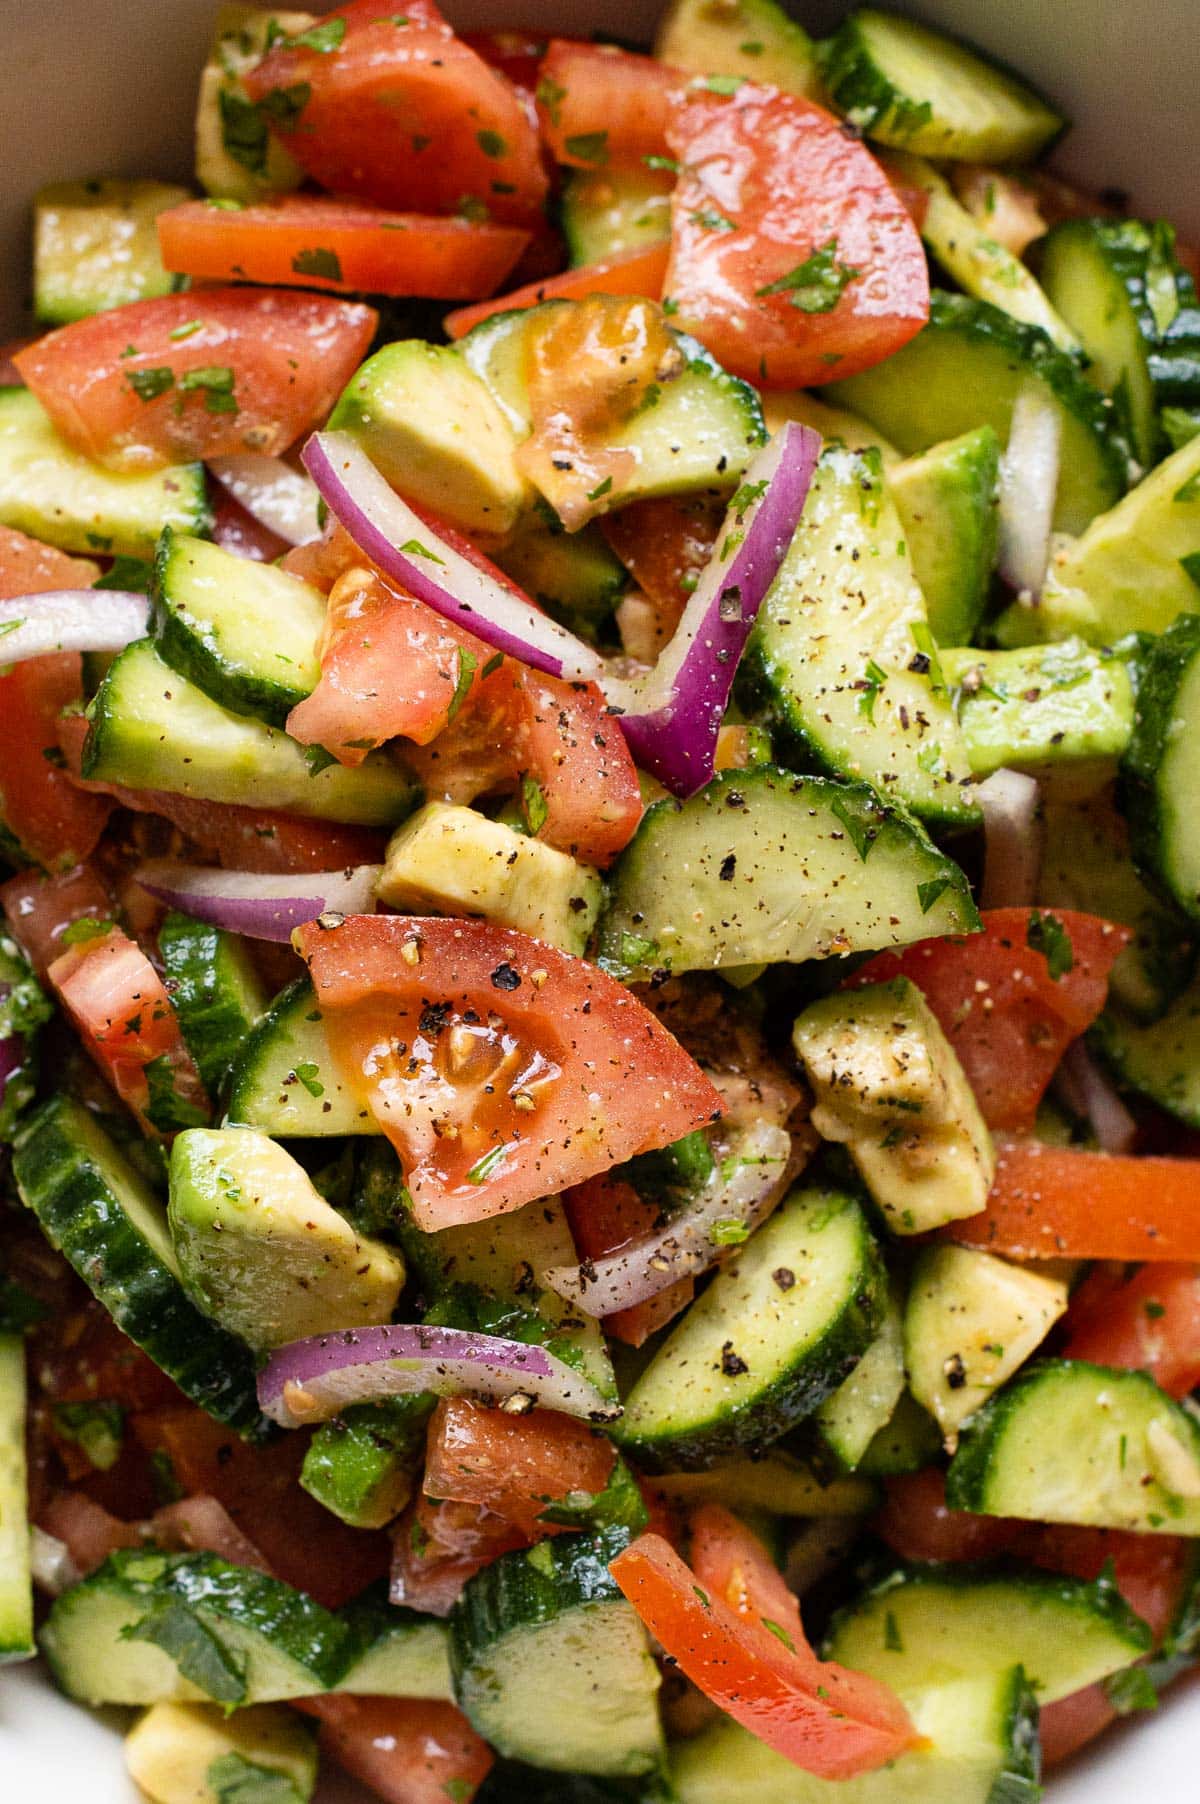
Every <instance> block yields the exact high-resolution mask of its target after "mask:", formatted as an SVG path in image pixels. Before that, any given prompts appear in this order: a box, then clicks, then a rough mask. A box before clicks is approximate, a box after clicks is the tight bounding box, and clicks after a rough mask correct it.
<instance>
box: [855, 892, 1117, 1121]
mask: <svg viewBox="0 0 1200 1804" xmlns="http://www.w3.org/2000/svg"><path fill="white" fill-rule="evenodd" d="M980 919H981V920H982V922H983V932H982V933H981V934H972V935H970V936H969V937H968V938H955V939H942V940H921V941H919V942H918V943H917V944H916V945H914V946H907V947H905V949H904V950H903V951H902V952H882V953H880V954H879V955H878V956H877V957H875V958H872V959H869V960H868V961H867V963H866V964H865V965H862V966H860V968H859V969H858V970H857V971H856V972H855V973H854V975H853V977H851V978H849V979H848V980H847V986H846V987H847V988H853V989H857V988H859V986H860V985H862V984H868V983H887V982H889V981H890V980H891V979H892V978H893V977H907V978H910V979H911V981H912V982H913V983H915V984H916V985H917V987H918V989H919V990H921V991H922V993H923V994H924V996H925V1000H926V1001H927V1002H928V1004H929V1006H930V1008H931V1009H932V1010H933V1012H934V1014H935V1015H936V1016H937V1018H938V1022H939V1023H940V1025H941V1028H942V1032H943V1033H944V1034H945V1035H946V1038H947V1039H948V1040H949V1042H950V1044H951V1046H953V1048H954V1050H955V1052H956V1053H957V1054H958V1057H959V1061H960V1063H961V1065H962V1068H963V1070H964V1072H965V1073H966V1076H967V1080H968V1082H969V1083H970V1085H971V1088H972V1090H974V1092H975V1097H976V1100H977V1101H978V1103H979V1107H980V1110H981V1112H982V1114H983V1118H984V1120H985V1121H986V1122H987V1124H988V1126H989V1127H990V1128H1008V1129H1011V1130H1013V1131H1015V1132H1018V1133H1023V1132H1026V1131H1027V1130H1029V1129H1031V1128H1032V1127H1033V1123H1034V1120H1035V1118H1036V1115H1037V1106H1038V1104H1039V1102H1040V1101H1041V1099H1042V1097H1043V1095H1044V1094H1045V1091H1046V1087H1047V1085H1048V1084H1049V1082H1050V1079H1051V1078H1052V1077H1053V1075H1054V1072H1055V1070H1056V1069H1057V1066H1058V1062H1059V1060H1060V1059H1061V1058H1062V1055H1063V1053H1064V1052H1065V1051H1066V1049H1067V1047H1068V1046H1069V1045H1070V1043H1071V1041H1072V1040H1074V1039H1076V1038H1077V1037H1078V1036H1079V1035H1080V1034H1081V1033H1083V1032H1084V1030H1085V1029H1086V1028H1088V1027H1090V1026H1091V1024H1092V1022H1093V1021H1094V1020H1095V1019H1096V1016H1097V1015H1098V1014H1099V1013H1100V1010H1101V1009H1102V1008H1103V1007H1104V1003H1105V1000H1106V998H1107V995H1108V974H1109V971H1110V970H1111V969H1112V967H1113V965H1114V964H1115V962H1116V960H1117V958H1118V956H1119V954H1120V953H1121V952H1122V951H1123V949H1124V948H1125V946H1127V945H1128V943H1129V939H1130V934H1129V930H1128V929H1127V928H1125V927H1118V926H1115V925H1114V924H1113V923H1112V922H1111V921H1103V920H1101V919H1100V918H1099V916H1097V915H1087V914H1080V913H1078V912H1077V911H1076V910H1074V909H1066V908H1063V909H1059V908H1056V909H1053V910H1051V909H1028V908H993V909H988V910H985V912H984V913H983V914H982V915H981V917H980ZM1047 919H1052V920H1053V921H1054V922H1057V923H1058V926H1059V927H1060V928H1061V929H1062V930H1063V931H1064V932H1065V933H1066V935H1067V937H1068V939H1069V941H1070V948H1071V957H1072V960H1073V963H1072V966H1071V969H1070V970H1069V971H1064V972H1063V973H1062V974H1061V975H1060V976H1059V977H1058V978H1054V977H1052V976H1051V975H1050V968H1049V965H1048V963H1047V960H1046V957H1045V954H1044V953H1043V952H1042V951H1040V950H1038V949H1037V947H1035V946H1033V945H1031V944H1030V935H1031V933H1034V935H1035V937H1036V933H1037V926H1036V923H1037V922H1039V921H1045V920H1047Z"/></svg>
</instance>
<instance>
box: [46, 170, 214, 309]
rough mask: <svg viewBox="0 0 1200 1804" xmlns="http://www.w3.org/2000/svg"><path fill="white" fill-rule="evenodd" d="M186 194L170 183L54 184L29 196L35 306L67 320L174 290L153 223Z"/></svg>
mask: <svg viewBox="0 0 1200 1804" xmlns="http://www.w3.org/2000/svg"><path fill="white" fill-rule="evenodd" d="M188 198H189V196H188V191H187V189H186V188H178V187H176V186H175V185H174V184H173V183H171V182H129V181H122V180H120V179H118V178H115V177H108V178H105V179H103V180H100V181H91V182H53V183H52V184H51V185H50V186H49V187H48V188H41V189H39V190H38V193H37V194H36V196H35V197H34V202H33V311H34V313H35V314H36V316H37V318H38V319H39V320H41V321H42V322H43V323H44V324H45V325H47V326H65V325H68V324H69V323H70V322H71V321H72V320H76V319H86V318H87V316H88V315H89V314H91V313H106V312H107V311H108V309H109V308H110V307H123V306H125V305H126V304H127V303H129V302H131V301H148V300H152V299H154V298H155V297H156V296H157V295H163V294H174V293H175V291H176V290H177V289H179V288H182V287H183V286H184V278H183V277H182V276H173V275H169V274H168V272H167V271H166V270H165V269H164V268H163V265H162V258H161V257H160V256H159V254H158V228H157V226H156V224H155V221H156V220H157V218H158V215H159V214H160V213H161V212H163V210H164V209H165V208H167V207H177V206H178V205H179V204H180V202H181V201H185V200H187V199H188Z"/></svg>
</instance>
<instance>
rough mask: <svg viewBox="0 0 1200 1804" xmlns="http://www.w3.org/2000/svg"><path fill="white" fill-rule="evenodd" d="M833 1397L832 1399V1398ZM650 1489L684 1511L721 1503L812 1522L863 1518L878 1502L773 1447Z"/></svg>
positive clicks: (668, 1475) (864, 1487)
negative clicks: (703, 1504)
mask: <svg viewBox="0 0 1200 1804" xmlns="http://www.w3.org/2000/svg"><path fill="white" fill-rule="evenodd" d="M835 1395H836V1393H835ZM654 1482H655V1484H656V1485H657V1486H658V1487H659V1489H660V1490H661V1491H662V1492H663V1493H664V1495H665V1496H667V1497H672V1498H676V1499H678V1501H679V1502H680V1503H682V1504H683V1506H684V1507H685V1508H688V1507H691V1506H693V1505H695V1504H700V1503H723V1504H724V1505H725V1507H726V1509H730V1510H735V1511H743V1512H749V1513H750V1514H753V1513H754V1512H755V1511H759V1512H765V1513H766V1514H768V1515H772V1516H802V1517H804V1518H805V1519H810V1518H811V1519H812V1520H814V1521H828V1520H829V1519H831V1518H833V1517H841V1516H865V1515H866V1514H867V1512H868V1511H869V1510H872V1509H874V1507H875V1505H876V1503H877V1502H878V1501H879V1493H878V1491H877V1489H876V1487H875V1486H874V1485H871V1484H866V1483H864V1482H863V1480H862V1479H860V1478H830V1477H829V1476H828V1474H827V1473H819V1472H818V1471H817V1469H816V1467H815V1466H814V1465H811V1464H808V1463H807V1462H806V1461H804V1460H802V1459H800V1458H798V1457H797V1456H796V1455H795V1454H794V1453H792V1452H791V1451H789V1449H788V1447H786V1446H784V1445H783V1444H781V1443H780V1442H778V1441H776V1442H775V1444H774V1446H773V1447H772V1448H771V1449H770V1451H769V1452H768V1453H766V1454H765V1455H763V1456H762V1457H761V1458H760V1457H755V1458H753V1459H732V1460H728V1461H723V1462H722V1463H721V1464H720V1465H719V1466H714V1467H713V1468H712V1469H711V1471H708V1472H664V1473H662V1474H661V1475H660V1476H659V1477H658V1478H656V1479H655V1481H654Z"/></svg>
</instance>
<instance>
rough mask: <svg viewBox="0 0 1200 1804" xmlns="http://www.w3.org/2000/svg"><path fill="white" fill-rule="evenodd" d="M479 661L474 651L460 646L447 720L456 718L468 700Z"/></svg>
mask: <svg viewBox="0 0 1200 1804" xmlns="http://www.w3.org/2000/svg"><path fill="white" fill-rule="evenodd" d="M478 662H479V660H478V659H477V658H476V656H475V653H474V652H473V651H468V650H467V648H466V646H465V645H460V646H459V648H458V670H457V674H456V677H455V683H454V694H453V695H452V696H451V697H450V706H449V707H448V708H447V710H446V719H447V721H451V720H453V719H454V716H455V715H456V714H457V713H458V711H459V709H460V708H461V707H462V705H463V703H464V702H465V701H466V699H467V696H468V695H469V694H470V692H471V679H472V678H473V677H474V675H475V666H476V665H477V663H478Z"/></svg>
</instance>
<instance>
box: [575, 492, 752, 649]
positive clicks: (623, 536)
mask: <svg viewBox="0 0 1200 1804" xmlns="http://www.w3.org/2000/svg"><path fill="white" fill-rule="evenodd" d="M724 513H725V509H724V506H723V504H722V503H721V502H720V501H715V500H712V499H711V498H709V497H708V496H705V495H699V496H697V495H664V496H662V497H657V498H655V499H654V500H651V501H634V502H631V503H630V505H629V506H628V507H623V508H621V509H620V511H619V512H618V513H615V514H607V515H606V516H605V517H604V518H603V519H602V520H601V522H600V530H601V531H602V532H603V534H604V536H605V538H606V539H607V540H608V543H609V545H610V546H611V547H612V549H613V551H615V552H616V554H617V556H618V557H619V558H620V560H621V562H622V563H623V564H624V565H625V568H626V569H627V570H628V571H629V573H630V575H631V576H632V577H633V580H634V582H635V583H636V584H637V586H638V588H639V589H640V590H641V591H642V593H643V595H645V596H646V597H647V599H648V600H649V601H651V602H653V604H654V609H655V622H654V635H655V639H656V641H657V643H658V645H659V647H660V649H661V647H662V646H665V645H666V643H667V641H668V640H669V639H670V637H671V634H672V633H673V632H674V631H675V628H676V627H677V626H678V625H679V622H680V619H681V617H682V615H683V610H684V608H685V607H686V606H687V604H688V597H689V596H690V594H691V593H692V590H694V588H695V586H696V584H695V580H694V579H695V578H696V577H698V576H699V574H700V572H701V571H702V570H703V569H704V566H705V565H706V564H707V563H708V561H709V559H710V558H711V557H712V554H713V551H714V549H715V547H716V543H717V535H718V533H719V532H720V529H721V521H722V519H723V518H724Z"/></svg>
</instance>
